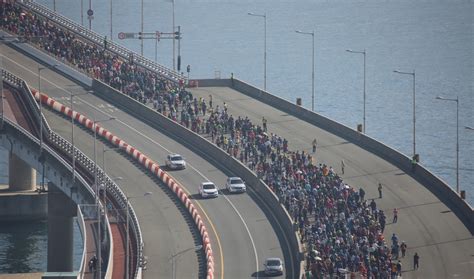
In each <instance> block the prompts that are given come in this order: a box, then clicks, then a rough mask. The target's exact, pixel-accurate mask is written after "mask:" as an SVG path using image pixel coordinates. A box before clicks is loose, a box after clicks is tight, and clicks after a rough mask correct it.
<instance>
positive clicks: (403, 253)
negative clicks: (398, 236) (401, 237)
mask: <svg viewBox="0 0 474 279" xmlns="http://www.w3.org/2000/svg"><path fill="white" fill-rule="evenodd" d="M400 250H402V258H404V257H405V253H406V252H407V244H406V243H405V241H402V244H400Z"/></svg>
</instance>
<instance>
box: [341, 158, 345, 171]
mask: <svg viewBox="0 0 474 279" xmlns="http://www.w3.org/2000/svg"><path fill="white" fill-rule="evenodd" d="M345 166H346V165H345V164H344V159H342V160H341V171H342V174H344V167H345Z"/></svg>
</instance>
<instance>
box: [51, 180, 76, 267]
mask: <svg viewBox="0 0 474 279" xmlns="http://www.w3.org/2000/svg"><path fill="white" fill-rule="evenodd" d="M76 213H77V209H76V205H75V203H74V202H73V201H72V200H71V199H70V198H69V197H68V196H66V195H65V194H64V193H63V192H62V191H61V190H60V189H59V188H58V187H57V186H55V185H54V184H52V183H48V265H47V271H48V272H71V271H73V250H74V248H73V243H74V241H73V240H74V232H73V224H74V216H76Z"/></svg>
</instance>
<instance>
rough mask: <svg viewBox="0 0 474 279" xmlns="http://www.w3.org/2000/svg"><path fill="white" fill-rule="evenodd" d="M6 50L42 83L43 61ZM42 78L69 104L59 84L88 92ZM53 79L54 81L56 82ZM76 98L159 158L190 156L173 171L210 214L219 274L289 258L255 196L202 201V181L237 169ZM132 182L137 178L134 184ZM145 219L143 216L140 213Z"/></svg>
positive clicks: (237, 274)
mask: <svg viewBox="0 0 474 279" xmlns="http://www.w3.org/2000/svg"><path fill="white" fill-rule="evenodd" d="M2 51H3V49H2ZM4 52H6V53H7V54H6V55H7V57H9V59H11V60H8V59H6V60H7V61H6V62H5V64H6V68H7V69H8V70H10V71H12V72H14V73H15V74H18V75H19V76H21V77H22V78H24V79H25V80H27V82H29V83H30V85H32V86H34V85H35V84H36V83H37V75H36V73H35V71H34V69H36V67H37V66H36V65H37V63H36V62H34V61H32V60H31V59H29V58H26V57H24V56H23V55H21V54H18V53H16V52H15V51H13V50H10V49H9V50H5V51H4ZM12 60H15V61H17V62H19V63H20V64H22V65H26V67H27V68H29V70H30V71H28V70H26V69H25V68H22V67H20V66H18V65H17V64H15V63H14V62H13V61H12ZM42 77H44V78H45V79H44V80H42V91H43V92H47V93H48V94H49V95H50V96H52V97H55V98H58V99H60V101H61V98H63V100H62V101H64V103H65V104H67V103H68V101H66V100H68V99H69V93H66V92H64V90H62V89H60V88H58V87H56V86H59V87H61V88H65V89H66V90H67V91H69V92H74V93H78V92H84V90H83V89H81V88H78V87H77V86H76V85H74V84H72V82H71V81H69V80H67V79H65V78H63V77H61V76H59V75H57V74H56V73H53V72H51V71H43V72H42ZM49 81H52V82H53V83H54V85H53V84H51V83H50V82H49ZM75 99H76V100H77V101H78V103H77V104H75V108H76V110H77V111H79V112H81V113H84V114H86V115H88V116H89V117H90V118H93V117H94V116H95V117H96V118H97V119H104V118H108V116H106V115H105V113H106V114H107V115H111V116H114V117H116V118H117V119H118V120H115V121H109V122H104V123H103V124H101V125H102V126H103V127H105V128H107V129H108V130H110V131H111V132H112V133H114V134H116V135H118V136H120V137H121V138H122V139H124V140H125V141H127V142H128V143H130V144H132V145H133V146H135V147H136V148H138V149H139V150H141V151H142V152H143V153H145V154H146V155H147V156H148V157H149V158H151V159H153V160H155V161H156V162H157V163H159V164H160V163H161V164H163V162H164V158H165V156H166V155H167V154H168V152H177V153H180V154H182V155H184V156H185V158H186V160H187V161H188V168H187V169H186V170H183V171H174V172H171V174H172V175H173V176H174V177H175V178H176V179H177V180H178V181H179V182H180V183H182V184H183V186H184V187H185V188H186V190H187V191H189V193H190V194H191V195H192V197H193V198H194V202H195V203H196V204H198V205H199V207H201V209H202V212H203V217H208V220H207V221H206V226H207V228H208V231H209V232H210V233H211V240H212V245H213V250H214V255H215V259H216V278H249V277H252V276H255V277H256V276H258V275H260V274H261V273H258V271H261V270H262V269H263V266H262V262H263V259H264V258H265V257H267V256H278V257H283V252H282V248H281V247H280V243H279V240H278V238H277V236H276V234H275V232H274V230H273V228H272V226H271V224H270V223H269V222H268V220H267V218H266V217H265V214H264V213H263V212H262V210H261V209H260V208H259V207H258V206H257V204H256V203H255V201H254V200H253V199H252V198H251V197H250V196H249V195H247V194H242V195H226V194H224V195H221V196H220V197H219V198H217V199H210V200H200V199H199V198H198V197H197V195H196V194H197V192H198V185H199V183H200V182H202V181H205V180H211V181H214V182H215V183H216V184H217V185H219V186H220V187H222V186H223V185H224V183H225V179H226V178H227V175H228V174H231V173H230V172H228V171H227V170H224V171H225V172H226V173H224V172H223V170H219V169H218V168H216V167H215V166H214V165H212V164H210V163H208V162H207V161H206V160H203V159H202V158H201V157H199V156H197V155H196V154H194V153H193V152H191V151H189V150H188V149H187V148H185V147H183V146H182V145H180V144H177V143H176V142H175V141H174V140H172V139H170V138H168V137H166V136H164V135H163V134H162V133H160V132H158V131H156V130H154V129H153V128H151V127H149V126H148V125H146V124H144V123H142V122H140V121H138V120H136V119H134V118H132V117H130V116H129V115H128V114H126V113H124V112H122V111H121V110H118V109H116V108H114V107H113V106H111V105H110V104H107V103H106V102H104V101H103V100H101V99H98V98H96V97H95V96H89V95H86V96H81V97H76V98H75ZM68 130H70V127H69V129H68V128H65V130H64V133H65V135H70V132H69V134H68V132H67V131H68ZM69 137H70V136H69ZM89 140H90V139H89ZM89 155H90V153H89ZM113 168H114V166H113V165H112V164H110V163H108V164H107V170H110V171H111V172H112V171H113ZM122 174H124V173H122ZM114 175H115V173H114ZM120 176H122V175H120ZM128 181H133V182H127V179H126V178H125V179H124V181H123V182H122V181H121V182H119V184H120V185H121V187H123V189H124V191H125V192H127V193H128V191H130V190H131V189H132V188H133V187H135V186H136V183H135V182H134V179H129V180H128ZM129 183H133V185H130V184H129ZM154 197H155V195H153V196H152V197H150V198H152V199H153V198H154ZM135 204H136V205H137V206H139V207H140V206H142V205H143V204H145V202H143V201H142V200H140V201H138V200H137V201H136V203H135ZM135 204H134V205H135ZM143 210H144V209H143ZM137 211H138V209H137ZM205 219H206V218H205ZM139 220H140V221H141V216H140V215H139ZM176 240H178V239H176ZM148 241H149V240H147V242H146V243H147V246H148ZM187 247H190V246H187ZM191 247H192V245H191ZM179 251H181V250H180V247H175V248H174V252H175V253H177V252H179ZM147 254H150V249H149V248H147ZM171 254H174V253H170V254H168V256H170V255H171ZM186 256H187V254H186ZM184 257H185V255H182V256H180V258H179V261H180V262H182V263H185V262H187V260H185V259H184ZM222 263H223V264H222ZM151 265H153V263H151V262H150V263H149V266H151ZM180 266H181V265H180ZM147 272H148V271H147ZM177 275H178V277H179V276H181V275H180V270H178V274H177ZM182 278H186V276H185V275H183V277H182ZM188 278H189V277H188Z"/></svg>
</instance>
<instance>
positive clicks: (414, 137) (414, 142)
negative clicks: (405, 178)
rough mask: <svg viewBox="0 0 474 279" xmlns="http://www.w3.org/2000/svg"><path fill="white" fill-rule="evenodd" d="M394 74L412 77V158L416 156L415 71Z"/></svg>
mask: <svg viewBox="0 0 474 279" xmlns="http://www.w3.org/2000/svg"><path fill="white" fill-rule="evenodd" d="M393 72H394V73H397V74H402V75H411V76H412V77H413V158H415V156H416V110H415V105H416V98H415V96H416V91H415V81H416V77H415V70H413V72H401V71H393Z"/></svg>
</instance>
